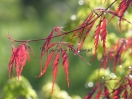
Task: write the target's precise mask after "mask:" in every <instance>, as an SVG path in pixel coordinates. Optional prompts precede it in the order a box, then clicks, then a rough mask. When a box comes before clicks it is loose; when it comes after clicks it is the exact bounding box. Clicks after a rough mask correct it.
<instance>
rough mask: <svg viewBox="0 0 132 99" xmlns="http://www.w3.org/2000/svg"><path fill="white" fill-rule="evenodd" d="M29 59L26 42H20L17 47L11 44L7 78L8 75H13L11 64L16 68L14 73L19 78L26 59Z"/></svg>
mask: <svg viewBox="0 0 132 99" xmlns="http://www.w3.org/2000/svg"><path fill="white" fill-rule="evenodd" d="M29 59H30V55H29V53H28V51H27V48H26V43H25V42H24V43H22V44H20V45H19V46H18V47H17V48H15V47H14V45H12V56H11V58H10V62H9V65H8V71H9V78H10V75H13V66H15V68H16V75H17V77H18V80H19V76H20V75H21V73H22V70H23V67H24V66H25V64H26V61H27V60H29Z"/></svg>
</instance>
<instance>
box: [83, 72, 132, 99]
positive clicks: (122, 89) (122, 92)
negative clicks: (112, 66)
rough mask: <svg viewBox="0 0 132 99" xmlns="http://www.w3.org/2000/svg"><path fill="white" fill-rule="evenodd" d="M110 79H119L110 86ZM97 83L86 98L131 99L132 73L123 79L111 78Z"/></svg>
mask: <svg viewBox="0 0 132 99" xmlns="http://www.w3.org/2000/svg"><path fill="white" fill-rule="evenodd" d="M109 80H117V83H116V84H115V85H116V86H115V87H113V89H112V86H110V84H109ZM109 80H103V82H101V83H97V84H96V86H94V88H93V89H92V91H91V92H90V93H88V94H87V95H86V97H85V99H100V98H101V99H105V98H106V99H120V98H123V99H131V97H132V73H131V72H130V74H128V75H126V76H125V77H123V78H122V79H120V80H119V79H109Z"/></svg>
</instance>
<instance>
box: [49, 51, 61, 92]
mask: <svg viewBox="0 0 132 99" xmlns="http://www.w3.org/2000/svg"><path fill="white" fill-rule="evenodd" d="M59 55H60V53H59V52H58V53H56V56H55V59H54V62H53V81H52V92H51V93H53V90H54V83H55V81H56V76H57V71H58V63H59Z"/></svg>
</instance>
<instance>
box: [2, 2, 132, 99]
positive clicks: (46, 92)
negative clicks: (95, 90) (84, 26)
mask: <svg viewBox="0 0 132 99" xmlns="http://www.w3.org/2000/svg"><path fill="white" fill-rule="evenodd" d="M81 1H83V0H79V1H76V0H68V1H67V0H54V1H53V0H32V1H31V0H1V1H0V55H1V57H0V66H1V69H0V98H1V99H3V97H4V98H5V99H15V98H16V99H30V98H31V99H48V98H49V99H50V98H51V99H68V98H65V97H66V96H67V97H72V99H83V98H84V96H85V95H86V94H87V92H88V91H89V90H90V89H91V88H89V87H88V86H87V84H88V82H93V83H94V84H95V79H96V78H97V75H95V72H96V71H97V69H98V67H99V61H100V59H101V57H102V53H103V48H102V46H101V42H100V44H99V49H98V55H97V59H96V60H95V61H94V63H92V62H91V59H92V55H93V53H94V45H93V35H94V31H95V27H94V28H93V29H92V31H91V32H90V34H89V37H88V39H87V40H86V42H85V44H84V48H85V49H91V48H92V52H89V53H81V55H82V56H83V57H84V58H85V59H86V60H88V62H90V63H91V66H89V65H87V64H86V63H85V62H84V61H82V60H81V59H80V58H79V57H77V56H74V55H73V54H72V53H69V64H70V66H69V78H70V88H68V87H67V83H66V78H65V73H64V70H63V68H62V65H61V63H60V64H59V70H58V74H57V80H56V85H55V90H54V94H53V95H51V94H50V91H51V86H52V84H51V82H52V65H50V66H49V68H48V70H47V72H46V74H45V75H44V76H42V77H41V78H36V77H35V76H37V75H39V71H40V70H39V55H40V51H41V50H40V48H41V46H42V44H43V41H39V42H32V43H29V45H30V46H31V47H32V48H33V50H34V53H35V56H36V57H37V58H36V59H34V58H33V56H32V55H31V60H30V61H29V62H28V63H27V64H26V66H25V67H24V70H23V73H22V75H23V76H24V77H23V76H22V77H21V78H22V79H21V81H20V82H18V81H17V79H16V78H12V79H10V80H8V62H9V59H10V56H11V45H10V41H9V40H8V38H7V35H8V33H10V35H11V36H12V37H13V38H14V39H35V38H46V37H47V35H48V34H49V33H50V32H51V30H52V29H53V28H54V27H55V26H64V27H65V28H64V30H65V31H68V30H72V29H75V28H77V27H78V26H79V24H80V23H81V22H82V21H83V20H84V19H85V18H86V17H87V15H88V14H89V13H90V12H91V11H92V10H93V9H95V8H98V7H107V6H108V5H109V4H110V3H111V2H112V1H108V0H107V2H106V4H104V3H103V2H101V1H99V0H92V1H89V0H85V4H84V5H79V4H78V2H81ZM102 1H103V0H102ZM118 3H119V2H118ZM118 3H116V4H115V5H114V6H113V7H112V8H111V9H115V8H116V7H117V5H118ZM71 15H76V20H71V19H70V17H71ZM107 17H108V18H110V16H109V15H108V16H107ZM125 17H126V18H127V19H128V20H130V21H132V13H130V9H129V10H128V12H127V13H125ZM117 21H118V19H116V18H114V19H113V20H112V21H111V22H110V24H109V27H108V28H107V30H108V34H107V43H106V45H107V47H108V48H109V47H110V46H111V45H112V44H113V43H114V42H116V41H117V39H118V38H120V37H129V36H130V35H131V31H132V30H131V29H132V28H131V26H130V25H128V24H127V23H126V22H123V23H122V28H123V29H124V31H123V33H119V28H118V27H117ZM70 36H71V34H70V35H68V36H67V38H66V41H69V39H70ZM113 38H114V39H113ZM56 40H57V39H56ZM73 43H74V44H76V41H75V42H73ZM18 44H19V43H16V46H17V45H18ZM43 61H45V59H44V60H43ZM125 65H129V61H128V63H126V64H125ZM110 72H112V71H110ZM100 79H101V78H100ZM12 86H13V87H12ZM23 86H26V87H23ZM31 86H32V87H31ZM3 89H4V90H3ZM58 94H60V96H59V95H58ZM14 97H15V98H14ZM17 97H19V98H17ZM29 97H30V98H29ZM69 99H70V98H69Z"/></svg>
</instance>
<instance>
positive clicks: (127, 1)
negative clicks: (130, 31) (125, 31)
mask: <svg viewBox="0 0 132 99" xmlns="http://www.w3.org/2000/svg"><path fill="white" fill-rule="evenodd" d="M131 4H132V0H121V2H120V4H119V6H118V8H117V9H116V11H114V13H115V14H114V15H113V16H112V18H113V17H114V16H118V17H119V18H120V19H119V27H120V32H121V31H122V28H121V21H122V17H123V16H124V13H125V12H126V10H127V9H128V7H129V6H130V5H131ZM112 18H111V19H112ZM111 19H110V20H111Z"/></svg>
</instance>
